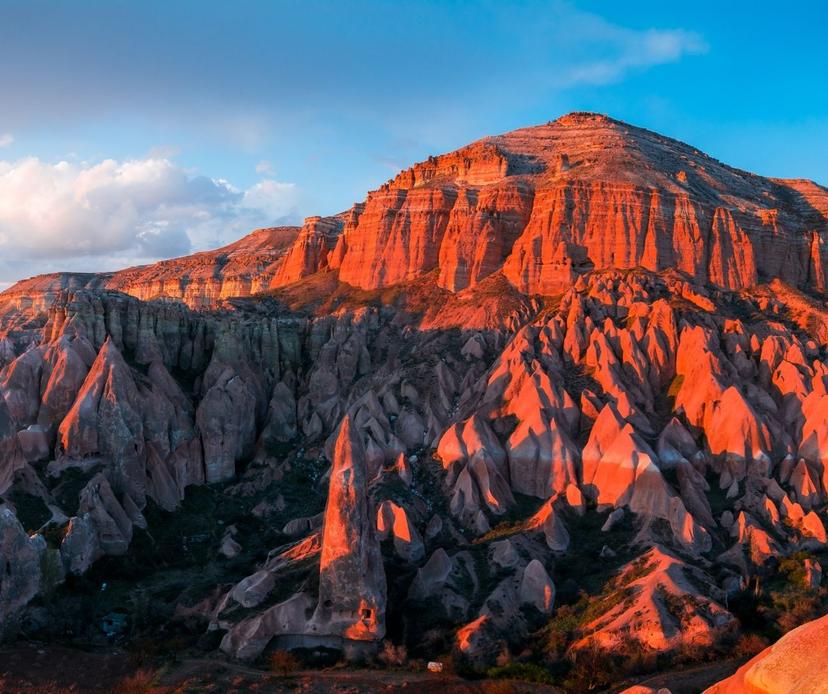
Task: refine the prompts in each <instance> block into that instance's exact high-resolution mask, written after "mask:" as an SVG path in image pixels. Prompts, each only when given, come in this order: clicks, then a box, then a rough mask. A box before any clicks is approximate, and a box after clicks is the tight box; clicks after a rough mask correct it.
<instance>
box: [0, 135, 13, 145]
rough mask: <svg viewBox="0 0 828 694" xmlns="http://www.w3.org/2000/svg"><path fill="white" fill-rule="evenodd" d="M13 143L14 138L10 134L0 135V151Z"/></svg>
mask: <svg viewBox="0 0 828 694" xmlns="http://www.w3.org/2000/svg"><path fill="white" fill-rule="evenodd" d="M13 142H14V136H13V135H12V134H11V133H0V149H3V147H8V146H9V145H10V144H12V143H13Z"/></svg>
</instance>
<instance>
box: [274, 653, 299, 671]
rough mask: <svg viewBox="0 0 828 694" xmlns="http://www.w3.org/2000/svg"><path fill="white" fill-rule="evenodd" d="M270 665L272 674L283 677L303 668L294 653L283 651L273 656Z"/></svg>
mask: <svg viewBox="0 0 828 694" xmlns="http://www.w3.org/2000/svg"><path fill="white" fill-rule="evenodd" d="M268 665H269V668H270V671H271V672H276V673H279V674H280V675H281V676H282V677H287V676H288V675H290V674H292V673H294V672H296V671H297V670H299V668H300V667H301V663H300V662H299V659H298V658H297V657H296V656H295V655H293V653H291V652H290V651H281V650H280V651H274V652H273V653H272V654H271V656H270V658H269V660H268Z"/></svg>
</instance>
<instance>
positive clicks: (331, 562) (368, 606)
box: [306, 417, 386, 641]
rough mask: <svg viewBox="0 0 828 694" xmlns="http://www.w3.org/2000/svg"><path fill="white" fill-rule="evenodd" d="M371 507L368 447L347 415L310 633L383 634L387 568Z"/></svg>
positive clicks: (367, 636) (339, 441)
mask: <svg viewBox="0 0 828 694" xmlns="http://www.w3.org/2000/svg"><path fill="white" fill-rule="evenodd" d="M374 523H375V521H374V518H373V515H372V514H371V511H370V508H369V500H368V472H367V467H366V460H365V449H364V447H363V445H362V440H361V439H360V436H359V433H358V432H357V431H356V429H355V427H354V426H353V425H352V423H351V420H350V418H349V417H346V418H345V419H344V420H343V421H342V424H341V425H340V427H339V435H338V436H337V439H336V444H335V446H334V453H333V467H332V469H331V479H330V485H329V488H328V504H327V507H326V509H325V523H324V531H323V536H322V556H321V560H320V569H319V602H318V604H317V606H316V611H315V612H314V615H313V619H312V620H311V621H310V622H309V623H308V625H307V627H306V631H307V633H309V634H317V635H328V636H342V637H344V638H347V639H353V640H358V641H373V640H378V639H381V638H382V637H383V636H384V635H385V601H386V585H385V570H384V569H383V565H382V555H381V554H380V548H379V542H378V540H377V537H376V531H375V524H374Z"/></svg>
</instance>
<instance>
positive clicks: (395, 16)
mask: <svg viewBox="0 0 828 694" xmlns="http://www.w3.org/2000/svg"><path fill="white" fill-rule="evenodd" d="M826 26H828V9H825V8H824V6H823V4H822V3H819V2H812V3H806V2H798V3H789V4H788V5H787V6H785V7H784V8H780V6H779V5H778V4H775V5H774V6H771V5H770V4H769V3H757V2H751V3H748V2H717V3H712V2H696V3H665V2H663V1H662V2H637V3H609V2H592V3H578V2H514V3H508V2H416V3H414V2H412V3H407V2H399V1H397V2H359V1H357V2H348V3H342V2H329V3H328V2H315V1H313V0H311V1H306V2H296V3H282V2H253V1H246V0H236V1H234V2H232V3H227V2H222V3H218V2H215V3H213V2H207V1H204V0H202V2H169V1H167V2H155V1H153V0H142V1H141V2H132V3H127V2H119V1H117V0H106V1H100V2H96V1H94V0H85V1H82V2H39V1H38V0H26V1H24V0H20V1H18V2H9V1H5V0H0V95H2V97H1V98H2V108H0V283H3V282H9V281H12V280H14V279H17V278H19V277H22V276H28V275H31V274H34V273H36V272H41V271H51V270H55V269H58V268H69V269H102V268H112V267H118V266H123V265H127V264H133V263H138V262H147V261H149V260H153V259H155V258H158V257H164V256H169V255H176V254H181V253H187V252H190V251H192V250H199V249H202V248H208V247H212V246H215V245H217V244H220V243H226V242H229V241H232V240H234V239H236V238H238V237H239V236H241V235H243V233H245V232H246V231H248V230H249V229H251V228H253V227H255V226H260V225H266V224H273V223H277V222H289V221H295V220H299V219H301V217H302V216H304V215H309V214H328V213H333V212H337V211H339V210H342V209H345V208H347V207H348V206H350V205H351V204H352V203H353V202H354V201H357V200H360V199H362V198H363V197H364V195H365V192H366V191H367V190H369V189H371V188H375V187H376V186H377V185H378V184H380V183H382V182H383V181H385V180H386V179H388V178H389V177H391V176H392V175H393V174H394V173H395V172H396V171H397V170H399V169H400V168H403V167H405V166H407V165H409V164H410V163H413V162H414V161H418V160H422V159H424V158H425V157H427V156H428V155H430V154H436V153H439V152H442V151H447V150H451V149H454V148H456V147H458V146H461V145H463V144H465V143H467V142H470V141H472V140H474V139H476V138H478V137H481V136H483V135H487V134H494V133H499V132H505V131H508V130H511V129H513V128H516V127H521V126H525V125H531V124H536V123H540V122H544V121H547V120H549V119H551V118H555V117H557V116H559V115H561V114H563V113H566V112H568V111H572V110H593V111H599V112H603V113H608V114H610V115H612V116H614V117H617V118H621V119H623V120H627V121H629V122H631V123H634V124H636V125H642V126H645V127H648V128H651V129H654V130H657V131H659V132H662V133H664V134H667V135H670V136H673V137H676V138H679V139H681V140H685V141H687V142H690V143H691V144H693V145H695V146H697V147H699V148H700V149H703V150H705V151H707V152H708V153H709V154H711V155H712V156H715V157H717V158H719V159H721V160H723V161H725V162H727V163H730V164H733V165H735V166H739V167H742V168H746V169H749V170H752V171H756V172H758V173H762V174H766V175H773V176H787V177H807V178H812V179H814V180H816V181H818V182H821V183H823V184H828V156H826V153H828V89H827V88H826V86H828V79H826V75H828V51H826V50H825V48H824V44H825V35H824V34H825V27H826Z"/></svg>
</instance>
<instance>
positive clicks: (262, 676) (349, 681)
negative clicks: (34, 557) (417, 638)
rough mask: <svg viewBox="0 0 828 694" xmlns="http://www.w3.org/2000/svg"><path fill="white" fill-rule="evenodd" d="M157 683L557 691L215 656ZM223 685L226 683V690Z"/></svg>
mask: <svg viewBox="0 0 828 694" xmlns="http://www.w3.org/2000/svg"><path fill="white" fill-rule="evenodd" d="M160 684H162V685H166V686H167V687H170V688H171V691H172V692H174V693H175V694H177V693H178V692H185V691H186V692H188V693H189V692H205V693H206V692H210V693H211V694H212V693H213V692H215V693H216V694H218V692H225V691H233V692H267V693H270V692H273V693H274V694H275V693H277V692H301V693H302V694H326V693H327V692H336V693H338V694H361V693H362V692H390V693H394V692H400V693H402V692H405V693H406V694H414V693H415V692H428V694H484V693H488V692H491V693H492V694H495V693H497V694H559V693H560V690H558V689H556V688H554V687H546V686H543V685H537V684H527V683H523V682H503V681H497V682H494V681H488V682H487V681H477V682H473V681H468V680H464V679H462V678H460V677H456V676H454V675H436V674H432V673H428V672H410V671H404V670H399V671H395V670H351V669H330V670H313V671H310V670H308V671H300V672H296V673H293V674H290V675H288V676H286V677H283V676H280V675H274V674H273V673H270V672H265V671H262V670H257V669H255V668H251V667H247V666H244V665H240V664H238V663H231V662H226V661H219V660H210V659H203V658H198V659H188V660H184V661H182V662H181V663H180V664H179V665H177V666H176V667H175V668H174V669H171V670H169V671H168V672H167V673H165V674H164V676H163V677H162V678H161V680H160ZM225 687H228V688H227V689H225Z"/></svg>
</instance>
